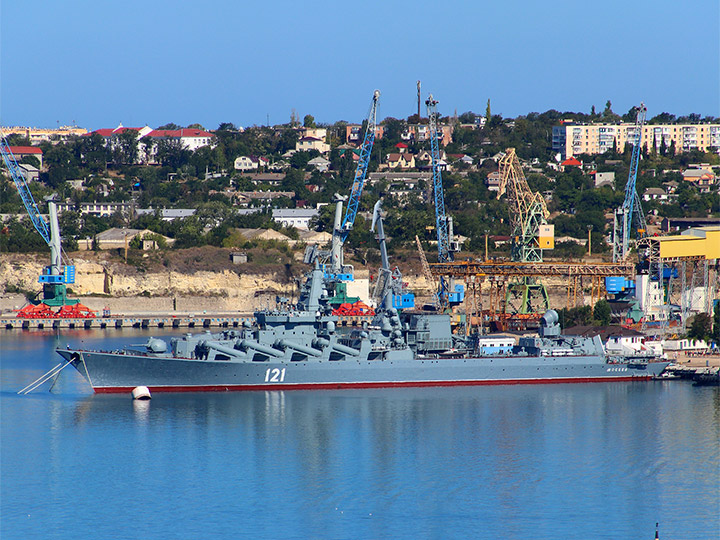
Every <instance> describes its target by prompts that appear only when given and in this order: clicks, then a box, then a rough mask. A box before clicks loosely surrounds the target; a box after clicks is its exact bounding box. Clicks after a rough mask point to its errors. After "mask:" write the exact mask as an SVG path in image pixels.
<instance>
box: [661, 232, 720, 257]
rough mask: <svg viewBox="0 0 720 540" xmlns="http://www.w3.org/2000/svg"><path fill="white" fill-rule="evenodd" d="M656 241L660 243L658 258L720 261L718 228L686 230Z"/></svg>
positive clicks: (719, 233)
mask: <svg viewBox="0 0 720 540" xmlns="http://www.w3.org/2000/svg"><path fill="white" fill-rule="evenodd" d="M656 240H657V241H658V242H659V243H660V257H661V258H663V259H675V258H680V257H702V258H704V259H708V260H712V259H720V226H711V227H698V228H694V229H688V230H687V231H684V232H683V233H681V234H680V235H679V236H663V237H658V238H657V239H656Z"/></svg>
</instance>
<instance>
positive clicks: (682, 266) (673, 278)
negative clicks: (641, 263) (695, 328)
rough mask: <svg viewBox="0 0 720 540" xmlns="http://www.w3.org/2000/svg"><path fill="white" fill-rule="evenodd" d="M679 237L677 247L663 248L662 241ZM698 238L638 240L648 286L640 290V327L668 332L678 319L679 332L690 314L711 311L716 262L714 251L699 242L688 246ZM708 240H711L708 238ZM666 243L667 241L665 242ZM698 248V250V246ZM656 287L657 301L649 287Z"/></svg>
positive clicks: (717, 275)
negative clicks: (645, 267) (644, 257)
mask: <svg viewBox="0 0 720 540" xmlns="http://www.w3.org/2000/svg"><path fill="white" fill-rule="evenodd" d="M678 240H682V241H683V242H682V244H684V245H681V246H680V247H682V248H683V249H679V248H677V247H676V246H673V247H674V248H675V249H667V248H666V249H663V242H667V241H670V242H676V241H678ZM694 240H700V238H699V237H693V236H692V235H687V236H685V237H684V238H683V237H682V236H681V237H650V238H645V239H643V240H642V241H641V242H640V247H641V249H643V250H645V252H646V254H647V265H648V270H647V276H648V277H647V279H646V281H647V286H645V288H644V290H643V293H644V294H643V295H642V299H643V303H642V305H641V308H642V309H643V311H644V314H645V315H644V316H643V319H642V330H643V331H644V332H647V331H648V330H649V329H650V328H651V327H655V328H656V329H658V330H659V333H662V334H665V333H668V331H669V329H670V326H671V323H672V322H676V321H674V320H673V319H679V320H677V324H678V331H679V332H681V333H684V332H686V330H687V324H688V320H689V319H690V317H692V316H693V315H694V314H695V313H708V314H712V310H713V301H714V299H715V296H716V294H717V291H718V287H719V285H720V281H719V280H720V275H719V272H718V270H719V268H718V261H719V259H717V258H711V257H715V256H716V254H715V253H714V251H713V250H707V249H705V248H704V246H703V245H702V242H696V244H697V246H690V242H693V241H694ZM710 241H711V242H714V239H713V238H712V237H711V238H710ZM666 245H669V244H666ZM698 247H699V248H700V249H698ZM653 285H654V286H655V288H657V290H658V292H659V293H660V294H659V301H655V302H654V301H652V299H651V288H652V286H653Z"/></svg>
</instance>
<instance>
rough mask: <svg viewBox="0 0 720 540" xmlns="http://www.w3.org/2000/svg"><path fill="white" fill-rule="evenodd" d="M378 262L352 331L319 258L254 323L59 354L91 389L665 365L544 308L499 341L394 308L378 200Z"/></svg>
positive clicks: (560, 372) (557, 379) (586, 375)
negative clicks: (374, 293) (368, 315)
mask: <svg viewBox="0 0 720 540" xmlns="http://www.w3.org/2000/svg"><path fill="white" fill-rule="evenodd" d="M376 227H377V232H378V240H379V242H380V254H381V258H382V267H381V271H380V276H381V278H380V279H381V281H380V283H381V289H380V291H379V293H378V298H380V304H379V306H378V308H377V309H376V310H375V315H374V316H373V318H372V319H371V320H370V321H367V322H365V323H363V326H362V327H360V328H354V329H352V330H351V331H350V332H345V331H343V330H344V329H343V328H340V327H339V326H338V319H339V318H338V316H337V315H334V314H333V303H332V302H331V298H332V293H333V291H334V290H335V283H334V282H333V278H332V277H329V276H328V273H327V271H326V269H324V268H323V266H322V265H321V264H320V263H319V261H318V259H317V258H314V259H313V258H312V257H311V258H310V259H308V260H307V262H311V260H312V263H313V264H314V267H313V269H312V270H310V271H309V272H308V274H307V276H306V279H305V281H304V283H303V284H302V286H301V288H300V294H299V298H298V301H297V302H290V301H289V300H288V299H287V298H283V297H276V299H275V307H274V308H272V309H270V308H267V309H263V310H258V311H256V312H255V313H254V317H253V321H252V322H250V321H245V322H244V323H243V324H242V325H241V326H239V327H238V328H233V329H227V330H223V331H221V332H215V333H212V332H210V331H206V332H204V333H198V334H192V333H188V334H186V335H184V336H182V337H173V338H170V340H169V343H168V341H166V340H163V339H159V338H150V339H149V340H148V341H147V343H146V344H144V345H142V346H141V349H138V348H137V346H135V347H127V348H125V349H122V350H114V351H100V350H84V349H73V348H70V347H69V346H68V348H67V349H57V352H58V353H59V354H60V356H62V357H63V358H64V359H65V361H66V364H65V365H64V366H63V367H65V366H67V365H68V364H67V363H70V364H72V366H73V367H75V368H76V369H77V370H78V371H79V372H80V373H81V374H82V375H83V376H84V377H86V378H87V380H88V381H89V383H90V385H91V386H92V388H93V389H94V391H95V392H98V393H105V392H131V391H132V390H133V389H134V388H137V387H142V386H144V387H147V388H148V389H149V390H150V391H151V392H162V391H165V392H200V391H231V390H298V389H337V388H376V387H404V386H415V387H418V386H453V385H481V384H521V383H569V382H605V381H628V380H643V379H645V380H647V379H652V378H654V377H656V376H658V375H659V374H660V373H661V372H662V371H663V370H664V369H665V367H666V366H667V365H668V362H653V361H648V359H643V358H637V357H635V358H629V359H623V358H611V357H608V356H607V355H606V354H605V350H604V348H603V345H602V342H601V341H600V338H599V337H597V336H596V337H594V338H587V337H581V336H564V335H562V333H561V331H560V325H559V321H558V314H557V312H555V311H554V310H549V311H547V312H546V313H545V314H544V315H543V317H542V319H541V321H540V329H539V336H538V337H520V338H519V340H518V343H517V344H514V340H510V341H508V340H497V338H494V339H493V338H484V337H482V336H479V335H472V336H465V335H457V334H454V333H453V332H452V327H451V324H450V322H451V321H450V315H449V314H447V313H442V312H424V311H415V310H413V311H410V310H406V309H405V310H404V309H398V306H399V305H405V304H404V303H403V302H402V301H400V302H399V300H402V299H403V298H404V297H405V296H406V294H407V293H406V291H405V290H404V284H403V281H402V276H401V275H400V274H399V271H398V270H397V269H394V270H391V269H390V264H389V261H388V255H387V249H386V242H385V235H384V231H383V224H382V217H381V215H380V203H379V202H378V203H377V204H376V205H375V211H374V213H373V230H374V229H375V228H376Z"/></svg>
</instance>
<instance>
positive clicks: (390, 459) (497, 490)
mask: <svg viewBox="0 0 720 540" xmlns="http://www.w3.org/2000/svg"><path fill="white" fill-rule="evenodd" d="M696 390H697V389H692V387H690V386H689V385H677V384H676V383H660V382H658V383H653V384H647V383H613V384H599V385H562V386H558V385H540V386H531V387H530V386H523V387H521V386H514V387H483V388H472V387H469V388H437V389H432V390H429V389H410V388H408V389H373V390H342V391H293V392H243V393H226V394H206V393H201V394H192V393H189V394H163V395H161V396H156V397H155V398H153V400H152V401H146V402H137V401H136V402H133V401H132V400H130V399H129V397H128V396H108V395H92V396H89V397H87V398H84V399H82V400H81V401H80V402H78V403H77V404H76V405H75V406H74V407H73V408H72V409H70V410H68V408H67V407H65V406H64V405H59V406H58V409H59V410H58V411H57V412H58V414H53V415H52V416H53V419H54V422H58V425H56V426H54V428H55V430H57V431H61V432H67V433H72V432H88V433H103V432H110V433H112V440H113V443H112V444H113V446H114V447H117V448H122V447H126V448H132V449H133V451H132V454H133V460H132V461H133V463H134V465H131V466H129V467H128V464H127V463H125V464H124V465H123V466H124V467H126V468H128V470H127V473H128V474H129V475H130V476H131V477H138V478H139V477H142V478H143V482H144V485H142V484H141V486H140V487H139V488H137V489H139V490H140V492H139V493H136V494H135V496H138V497H151V498H150V499H149V500H156V499H152V496H153V493H157V492H158V490H162V489H163V486H164V485H165V483H166V482H167V481H168V480H164V478H165V477H166V476H167V477H171V478H172V483H173V485H177V486H194V485H195V483H196V482H200V483H202V484H203V485H207V487H208V489H210V490H211V491H212V492H213V493H215V494H216V496H217V497H219V499H218V498H215V501H216V503H215V504H217V505H218V506H219V507H220V508H223V509H224V510H223V511H224V512H236V513H237V516H236V519H241V517H242V519H243V520H245V522H247V523H248V526H249V527H250V529H251V530H252V531H253V533H254V534H257V535H259V536H260V537H262V536H263V534H265V533H266V532H267V531H268V530H272V531H273V534H276V535H283V534H285V533H289V534H290V536H293V534H292V532H293V531H295V533H294V534H296V535H297V537H311V536H322V537H339V538H340V537H354V538H362V537H365V538H390V537H393V538H397V537H417V538H432V537H457V536H459V535H462V534H464V533H465V532H467V531H483V532H482V533H480V534H478V535H476V536H475V537H479V538H482V537H488V538H489V537H507V538H513V537H521V536H523V535H526V534H528V533H529V532H530V531H533V538H557V537H558V536H557V534H558V531H560V536H563V535H571V536H575V535H577V536H581V535H584V536H586V537H594V538H605V537H608V538H609V537H613V536H612V535H610V536H608V534H609V533H608V531H612V534H615V535H616V537H623V538H631V537H632V538H640V537H643V534H644V530H645V528H646V526H647V527H650V529H648V530H651V529H652V526H654V520H656V519H660V518H662V519H663V531H664V532H665V533H666V534H667V535H668V536H669V535H670V534H671V530H684V531H687V530H701V531H706V532H709V533H716V532H717V525H713V523H716V521H715V522H713V519H714V518H712V516H710V515H709V514H708V516H707V517H708V520H707V521H706V522H705V523H704V524H701V523H700V522H699V520H698V519H697V516H695V517H693V514H694V513H695V512H696V511H697V510H698V509H697V508H696V509H695V510H694V511H693V512H690V511H688V512H684V511H680V512H679V514H678V508H682V505H681V504H680V503H679V502H678V501H679V500H688V501H689V500H690V499H694V498H695V496H696V495H697V494H698V493H702V496H703V500H704V501H705V503H703V505H702V506H703V507H704V508H707V509H710V508H717V505H718V503H719V502H720V497H719V496H718V491H719V489H720V488H718V484H717V478H715V479H713V478H712V477H711V476H712V475H709V474H700V473H699V472H698V473H697V474H696V473H693V472H692V471H701V470H705V471H706V472H707V473H709V471H710V468H712V467H710V464H713V463H714V464H715V465H714V467H715V469H714V470H715V471H717V464H718V451H717V442H718V434H717V431H713V430H712V429H711V424H712V420H711V419H708V420H707V425H706V426H705V428H702V427H700V426H698V425H697V422H696V421H695V420H693V421H691V418H695V415H698V416H700V414H699V413H700V410H701V409H703V408H704V407H706V406H708V407H711V406H712V405H711V402H712V400H713V399H715V400H716V399H717V396H715V397H712V396H711V395H709V394H708V395H707V396H706V399H707V400H709V402H704V401H703V403H700V402H697V403H696V404H695V406H694V407H693V406H691V407H688V408H687V409H685V408H683V407H680V408H679V410H674V411H671V410H670V407H668V406H667V405H665V404H663V402H662V400H667V399H673V398H672V394H673V393H677V392H679V393H682V394H685V393H686V392H689V394H688V395H686V396H685V397H690V402H692V401H694V398H693V397H692V393H693V392H695V391H696ZM708 390H710V389H708ZM710 391H712V390H710ZM668 393H669V395H665V396H664V397H662V398H661V396H662V395H663V394H668ZM676 397H677V398H678V399H679V400H681V399H683V398H681V397H680V396H676ZM701 401H702V400H701ZM68 413H69V414H68ZM678 415H680V416H681V417H680V418H678V417H677V416H678ZM682 416H685V417H686V418H684V419H683V418H682ZM716 421H717V419H716ZM701 423H704V422H703V421H701ZM693 424H695V425H693ZM703 429H705V430H706V431H704V432H703ZM682 441H684V442H682ZM691 441H694V442H691ZM713 442H714V443H715V446H714V447H713V446H712V443H713ZM688 443H690V447H688V446H687V444H688ZM77 452H78V449H73V450H72V451H71V450H70V449H66V448H58V449H57V455H54V456H50V458H51V460H52V461H56V462H58V464H59V462H62V463H64V464H67V463H68V456H69V454H71V453H72V454H76V453H77ZM80 452H81V453H82V450H80ZM678 458H680V459H682V460H683V463H684V464H683V466H682V468H681V469H682V470H683V471H684V472H681V471H680V470H679V468H678V467H677V465H676V464H677V460H678ZM70 461H72V459H70ZM688 474H689V475H691V476H692V477H693V480H692V481H690V479H689V478H688V476H687V475H688ZM173 489H176V488H173ZM198 496H200V492H199V493H198ZM190 497H191V499H192V489H191V495H190ZM152 504H155V505H157V502H153V503H152ZM276 505H281V506H282V507H283V512H281V514H283V515H282V516H280V517H277V521H276V522H275V523H274V525H273V526H269V525H268V524H267V523H263V520H262V519H260V518H258V517H257V516H258V515H262V514H263V512H267V511H269V508H274V507H275V506H276ZM608 505H610V506H612V507H613V508H614V509H615V510H613V511H612V512H608ZM702 511H703V510H702V509H700V512H702ZM273 512H274V511H273ZM191 513H192V512H191ZM710 513H712V512H710ZM670 515H673V516H674V517H673V523H669V521H670V520H669V519H668V517H669V516H670ZM646 522H647V523H646ZM648 523H649V524H650V525H648ZM676 527H679V528H677V529H676ZM713 527H714V529H713ZM263 531H264V532H263ZM298 531H302V534H299V533H298ZM349 531H351V532H354V533H357V534H352V535H350V536H348V534H349ZM711 536H712V534H711ZM687 537H699V536H693V535H692V534H690V535H687Z"/></svg>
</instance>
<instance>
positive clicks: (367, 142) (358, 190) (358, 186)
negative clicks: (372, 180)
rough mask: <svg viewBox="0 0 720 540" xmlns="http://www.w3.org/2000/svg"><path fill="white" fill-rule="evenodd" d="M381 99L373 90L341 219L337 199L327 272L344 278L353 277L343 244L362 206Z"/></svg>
mask: <svg viewBox="0 0 720 540" xmlns="http://www.w3.org/2000/svg"><path fill="white" fill-rule="evenodd" d="M379 99H380V90H375V92H373V97H372V103H371V104H370V113H369V114H368V119H367V128H366V130H365V137H364V138H363V142H362V145H361V146H360V159H359V160H358V164H357V168H356V169H355V178H354V179H353V185H352V189H351V191H350V198H349V199H348V204H347V208H346V209H345V217H344V218H343V219H342V221H340V216H341V215H342V199H340V200H338V201H337V206H336V210H335V222H334V226H333V237H332V249H331V254H330V270H329V272H326V274H328V275H330V276H341V279H342V278H345V279H348V276H349V279H352V269H349V268H348V269H347V270H348V271H346V269H345V268H344V265H343V250H342V248H343V244H344V243H345V240H347V237H348V234H350V231H351V230H352V228H353V225H354V224H355V217H356V216H357V213H358V208H359V206H360V197H361V196H362V190H363V187H364V185H365V178H366V176H367V172H368V168H369V167H370V154H371V153H372V149H373V144H374V143H375V132H376V130H377V106H378V100H379Z"/></svg>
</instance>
